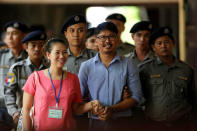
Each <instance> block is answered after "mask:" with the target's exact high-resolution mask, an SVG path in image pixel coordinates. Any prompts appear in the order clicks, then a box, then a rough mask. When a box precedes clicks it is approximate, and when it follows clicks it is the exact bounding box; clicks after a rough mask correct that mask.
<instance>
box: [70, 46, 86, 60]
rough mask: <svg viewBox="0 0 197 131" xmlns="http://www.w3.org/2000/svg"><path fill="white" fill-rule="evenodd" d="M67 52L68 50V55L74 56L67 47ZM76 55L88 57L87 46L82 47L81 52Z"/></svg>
mask: <svg viewBox="0 0 197 131" xmlns="http://www.w3.org/2000/svg"><path fill="white" fill-rule="evenodd" d="M67 52H68V56H73V57H75V56H74V55H73V54H72V52H71V50H70V48H68V49H67ZM78 57H84V58H88V59H89V57H88V49H87V48H84V49H83V50H82V52H81V54H80V55H79V56H78Z"/></svg>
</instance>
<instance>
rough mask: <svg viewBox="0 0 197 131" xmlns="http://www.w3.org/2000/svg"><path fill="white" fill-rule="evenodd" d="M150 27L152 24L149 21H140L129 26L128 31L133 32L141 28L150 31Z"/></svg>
mask: <svg viewBox="0 0 197 131" xmlns="http://www.w3.org/2000/svg"><path fill="white" fill-rule="evenodd" d="M152 29H153V27H152V24H151V23H150V22H149V21H140V22H138V23H136V24H135V25H134V26H133V27H132V28H131V30H130V33H135V32H138V31H141V30H147V31H150V32H152Z"/></svg>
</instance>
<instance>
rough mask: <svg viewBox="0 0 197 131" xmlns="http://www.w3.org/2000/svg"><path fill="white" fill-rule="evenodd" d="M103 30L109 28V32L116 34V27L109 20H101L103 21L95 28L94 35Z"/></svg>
mask: <svg viewBox="0 0 197 131" xmlns="http://www.w3.org/2000/svg"><path fill="white" fill-rule="evenodd" d="M103 30H109V31H111V32H114V33H116V34H118V29H117V28H116V26H115V25H114V24H113V23H111V22H103V23H101V24H99V25H98V26H97V28H96V31H95V35H98V34H99V33H100V32H101V31H103Z"/></svg>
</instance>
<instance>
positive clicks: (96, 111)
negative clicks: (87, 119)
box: [91, 100, 104, 115]
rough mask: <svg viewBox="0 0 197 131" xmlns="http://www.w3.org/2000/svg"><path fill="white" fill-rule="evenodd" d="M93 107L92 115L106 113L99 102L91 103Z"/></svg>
mask: <svg viewBox="0 0 197 131" xmlns="http://www.w3.org/2000/svg"><path fill="white" fill-rule="evenodd" d="M91 105H92V114H93V115H99V114H100V113H101V112H103V111H104V108H103V106H102V105H101V103H100V102H99V101H98V100H94V101H91Z"/></svg>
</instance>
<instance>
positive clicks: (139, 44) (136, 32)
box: [125, 21, 153, 66]
mask: <svg viewBox="0 0 197 131" xmlns="http://www.w3.org/2000/svg"><path fill="white" fill-rule="evenodd" d="M151 32H152V24H151V23H150V22H149V21H140V22H138V23H136V24H135V25H134V26H133V27H132V28H131V30H130V33H132V34H131V37H132V39H133V40H134V42H135V50H134V51H133V52H131V53H129V54H127V55H125V56H126V57H128V58H130V59H132V61H133V63H134V64H135V65H136V66H138V65H139V64H140V63H143V62H144V61H147V60H149V59H151V58H153V53H152V51H151V50H150V48H149V44H148V43H149V38H150V35H151Z"/></svg>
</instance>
